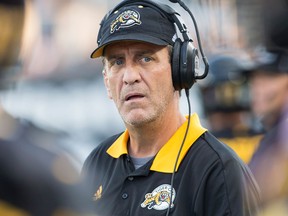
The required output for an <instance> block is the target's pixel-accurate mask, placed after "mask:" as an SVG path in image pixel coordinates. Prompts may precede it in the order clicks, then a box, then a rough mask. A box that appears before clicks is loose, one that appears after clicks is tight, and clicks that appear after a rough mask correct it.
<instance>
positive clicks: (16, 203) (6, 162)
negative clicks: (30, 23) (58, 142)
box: [0, 0, 93, 216]
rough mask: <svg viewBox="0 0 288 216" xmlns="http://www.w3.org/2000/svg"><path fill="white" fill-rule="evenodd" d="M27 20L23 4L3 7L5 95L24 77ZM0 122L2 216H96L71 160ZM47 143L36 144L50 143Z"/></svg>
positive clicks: (1, 81)
mask: <svg viewBox="0 0 288 216" xmlns="http://www.w3.org/2000/svg"><path fill="white" fill-rule="evenodd" d="M24 20H25V2H24V0H1V1H0V22H1V35H0V88H1V90H6V89H7V88H12V87H13V85H15V84H16V82H17V78H18V75H19V74H20V73H21V64H20V63H19V52H20V48H21V40H22V32H23V26H24ZM0 116H1V118H0V119H1V121H0V134H1V138H0V215H3V216H4V215H5V216H9V215H17V216H29V215H31V216H52V215H73V216H75V215H93V214H92V213H91V212H92V207H91V205H90V204H89V202H88V201H89V198H88V197H87V196H86V193H85V190H86V189H87V188H86V186H85V185H83V183H82V182H81V179H80V176H79V172H78V171H77V170H76V168H75V167H74V166H73V165H72V164H71V161H70V160H69V159H68V157H67V155H64V154H61V153H60V152H57V151H54V150H55V149H53V148H43V146H41V144H39V145H37V143H31V142H27V139H26V138H27V136H28V135H27V134H26V133H25V131H22V133H20V134H19V133H17V129H18V125H17V127H13V126H11V125H12V124H10V123H11V122H12V121H13V120H7V119H9V118H10V119H13V118H12V117H11V116H10V117H9V118H8V117H7V116H8V115H7V113H5V111H4V110H3V109H2V108H0ZM15 122H16V121H15ZM15 128H17V129H15ZM14 129H15V131H14ZM27 132H28V131H27ZM14 135H15V136H17V138H16V139H15V138H13V136H14ZM21 135H23V137H22V136H21ZM42 138H43V139H42V140H41V139H38V140H37V141H39V142H42V141H43V142H47V140H46V141H45V140H44V138H45V137H42ZM50 141H51V140H50ZM53 144H54V143H51V146H53ZM46 147H47V146H46Z"/></svg>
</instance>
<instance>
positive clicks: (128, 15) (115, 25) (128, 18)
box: [110, 10, 141, 34]
mask: <svg viewBox="0 0 288 216" xmlns="http://www.w3.org/2000/svg"><path fill="white" fill-rule="evenodd" d="M133 25H141V20H140V14H139V12H138V11H135V10H126V11H124V12H122V13H121V14H120V15H119V16H117V18H116V19H115V20H113V21H112V22H111V24H110V33H111V34H112V33H114V32H115V31H117V30H119V29H120V28H128V27H131V26H133Z"/></svg>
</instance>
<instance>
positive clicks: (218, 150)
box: [197, 131, 243, 163]
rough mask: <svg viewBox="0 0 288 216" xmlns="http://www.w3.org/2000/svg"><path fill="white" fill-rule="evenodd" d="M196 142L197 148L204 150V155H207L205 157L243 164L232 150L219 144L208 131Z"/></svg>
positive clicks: (221, 143)
mask: <svg viewBox="0 0 288 216" xmlns="http://www.w3.org/2000/svg"><path fill="white" fill-rule="evenodd" d="M197 142H198V147H199V148H202V149H203V150H205V152H206V153H205V154H204V155H207V157H211V158H214V159H215V160H219V161H222V162H227V161H231V160H232V161H237V162H239V163H243V162H242V160H241V159H240V158H239V157H238V156H237V154H236V153H235V152H234V151H233V150H232V148H230V147H229V146H227V145H226V144H224V143H223V142H221V141H220V140H219V139H217V138H216V137H215V136H214V135H213V134H211V133H210V132H209V131H207V132H205V133H204V134H203V135H202V136H200V138H199V139H198V140H197ZM201 143H202V144H201Z"/></svg>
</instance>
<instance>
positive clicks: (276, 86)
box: [250, 71, 288, 124]
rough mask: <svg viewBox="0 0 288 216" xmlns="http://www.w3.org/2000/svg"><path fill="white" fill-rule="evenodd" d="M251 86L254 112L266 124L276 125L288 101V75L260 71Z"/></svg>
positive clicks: (253, 78) (254, 75) (255, 75)
mask: <svg viewBox="0 0 288 216" xmlns="http://www.w3.org/2000/svg"><path fill="white" fill-rule="evenodd" d="M250 84H251V86H250V88H251V98H252V104H251V105H252V110H253V112H254V113H255V114H256V115H257V116H258V117H260V119H262V120H263V121H264V124H265V123H266V124H274V120H276V119H275V118H278V117H279V114H280V113H281V111H282V108H283V106H284V104H285V103H287V100H288V75H287V74H281V73H269V72H261V71H258V72H254V73H253V74H252V76H251V80H250Z"/></svg>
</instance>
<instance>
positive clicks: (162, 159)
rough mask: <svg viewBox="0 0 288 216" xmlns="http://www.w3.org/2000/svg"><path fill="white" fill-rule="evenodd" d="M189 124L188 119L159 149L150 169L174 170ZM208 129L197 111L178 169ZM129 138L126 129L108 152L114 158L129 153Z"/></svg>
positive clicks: (169, 171) (159, 170) (165, 171)
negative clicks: (204, 126) (201, 122)
mask: <svg viewBox="0 0 288 216" xmlns="http://www.w3.org/2000/svg"><path fill="white" fill-rule="evenodd" d="M186 118H187V119H188V116H186ZM187 124H188V121H187V120H186V121H185V122H184V123H183V124H182V125H181V126H180V128H178V130H177V131H176V132H175V133H174V135H173V136H172V137H171V138H170V139H169V140H168V142H167V143H166V144H165V145H164V146H163V147H162V148H161V149H160V150H159V152H158V153H157V155H156V156H155V158H154V161H153V163H152V166H151V167H150V170H153V171H157V172H164V173H172V172H173V170H174V166H175V162H176V158H177V155H178V152H179V149H180V146H181V144H182V141H183V138H184V135H185V131H186V127H187ZM206 130H207V129H205V128H203V127H202V126H201V124H200V121H199V117H198V115H197V114H196V113H194V114H193V115H191V116H190V126H189V131H188V133H187V137H186V140H185V143H184V145H183V148H182V150H181V154H180V156H179V160H178V163H177V166H176V171H177V170H178V167H179V165H180V163H181V161H182V160H183V159H184V157H185V155H186V154H187V152H188V150H189V149H190V147H191V146H192V145H193V143H194V142H195V141H196V140H197V139H198V138H199V137H200V136H201V135H202V134H203V133H204V132H205V131H206ZM128 139H129V133H128V131H127V130H125V131H124V133H123V134H122V135H121V136H120V137H119V138H118V139H117V140H116V141H115V142H114V143H113V144H112V145H111V146H110V148H109V149H108V150H107V153H108V154H109V155H110V156H112V157H114V158H119V157H120V156H121V155H123V154H128V150H127V142H128Z"/></svg>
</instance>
